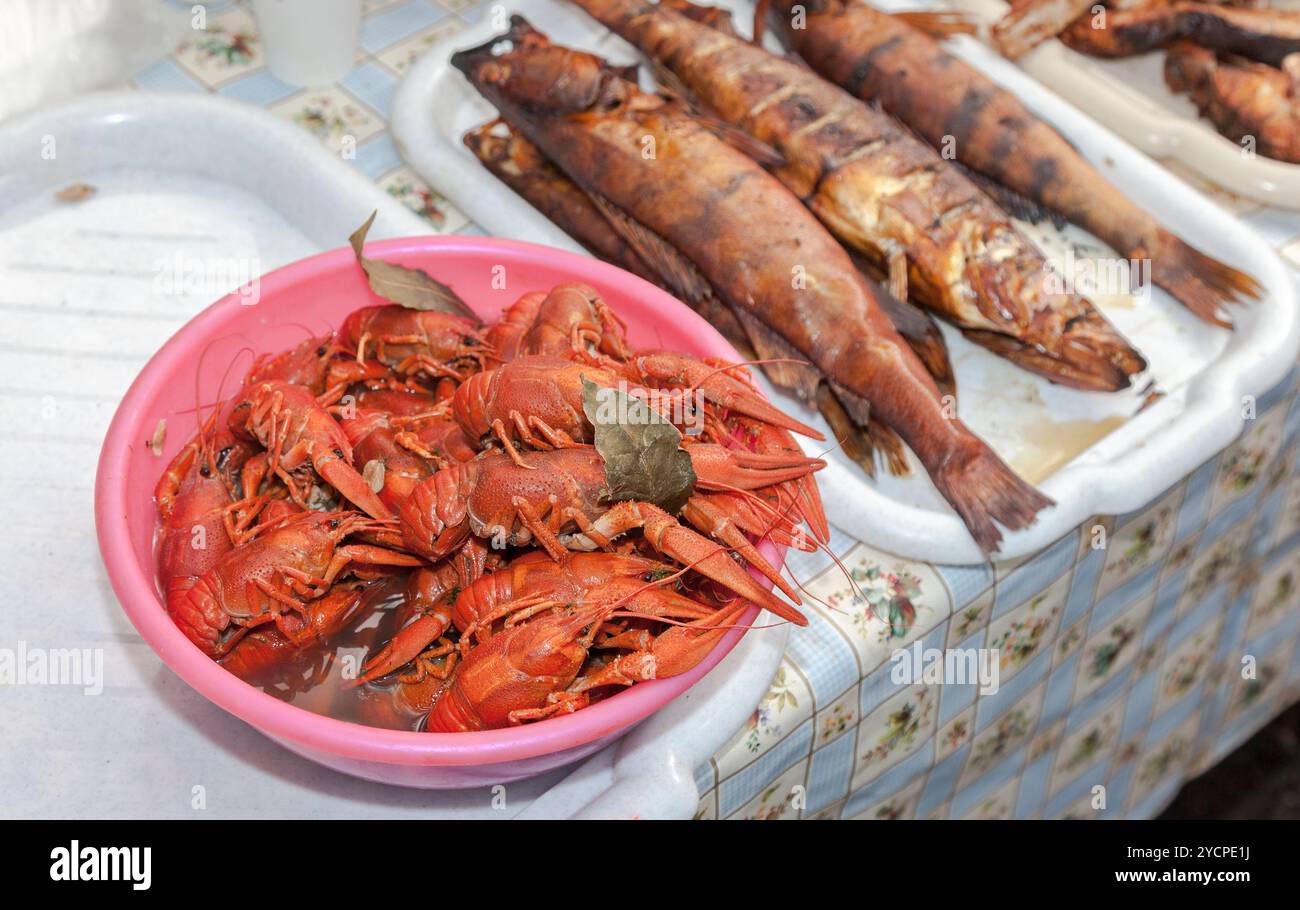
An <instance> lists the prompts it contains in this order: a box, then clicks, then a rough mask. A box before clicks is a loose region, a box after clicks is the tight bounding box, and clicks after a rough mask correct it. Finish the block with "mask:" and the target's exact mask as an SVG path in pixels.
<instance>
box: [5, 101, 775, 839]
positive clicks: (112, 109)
mask: <svg viewBox="0 0 1300 910" xmlns="http://www.w3.org/2000/svg"><path fill="white" fill-rule="evenodd" d="M43 153H44V154H43ZM74 182H80V183H86V184H90V185H92V186H94V187H95V188H96V192H95V193H94V194H93V195H91V196H90V197H89V198H87V199H85V200H84V201H82V202H76V203H73V202H59V201H57V200H56V199H55V198H54V195H53V194H54V192H55V191H57V190H59V189H62V188H64V187H66V186H68V185H69V184H71V183H74ZM372 209H377V210H378V211H379V216H378V218H377V219H376V221H375V224H374V227H373V229H372V231H371V236H372V237H373V238H375V239H383V238H386V237H402V236H412V235H419V234H426V233H429V227H428V224H427V223H426V222H425V221H424V220H423V219H421V218H419V217H418V216H416V215H415V214H414V213H412V212H411V211H410V210H409V209H407V208H406V207H405V206H403V205H402V204H401V203H400V202H398V201H396V200H395V199H393V198H392V197H391V196H389V195H388V194H387V193H385V192H384V191H383V190H381V189H380V188H379V187H377V186H375V184H374V183H373V182H372V181H370V180H368V179H366V178H365V177H364V176H362V175H361V174H359V173H357V172H356V171H354V170H353V169H352V168H351V167H349V166H347V165H346V164H344V163H343V162H342V161H340V160H339V158H338V157H337V156H335V155H332V154H330V153H329V152H328V151H326V150H325V149H324V148H323V147H322V146H321V145H320V144H319V143H317V142H316V140H315V139H314V138H313V137H312V136H311V135H310V134H308V133H307V132H306V131H304V130H301V129H299V128H298V127H296V126H294V125H292V124H291V123H289V122H288V121H287V120H284V119H282V118H279V117H276V116H273V115H271V114H269V113H266V112H265V111H262V110H260V109H258V108H253V107H249V106H246V105H243V104H237V103H235V102H232V101H226V100H223V99H218V98H212V97H209V96H206V95H205V96H198V95H179V94H152V93H146V92H122V93H112V94H103V95H91V96H86V97H84V98H83V99H81V100H78V101H75V102H72V103H69V104H67V105H64V106H61V107H58V108H54V109H50V110H47V111H43V112H41V113H38V114H31V115H28V116H25V117H22V118H20V119H17V120H11V121H7V122H5V123H3V124H0V314H2V315H3V318H4V321H5V333H4V337H3V342H0V345H2V346H3V349H4V352H5V363H6V378H5V379H4V381H3V382H0V430H3V432H0V497H2V498H3V500H4V502H5V503H6V505H7V509H8V511H9V514H10V515H11V516H17V518H16V519H15V520H11V521H8V522H6V523H5V524H4V527H3V528H0V550H3V552H4V554H5V558H6V564H7V566H8V567H9V571H7V573H6V575H5V578H6V581H7V583H8V602H9V604H10V607H11V608H10V609H5V610H3V611H0V647H3V648H5V649H17V648H19V647H21V645H20V644H19V643H20V642H25V643H26V645H27V646H28V648H29V649H39V648H89V649H93V650H95V651H98V653H99V654H100V655H101V657H102V661H103V664H102V666H103V677H102V682H103V691H102V694H99V695H83V694H82V690H81V688H78V687H68V686H50V685H44V686H8V687H6V688H5V691H4V697H3V698H0V728H3V729H4V731H5V737H6V748H5V749H4V750H3V757H0V792H3V793H4V794H5V805H4V809H3V813H4V814H5V815H10V816H15V817H52V816H67V817H81V816H89V817H159V816H169V817H194V816H196V815H197V816H205V817H211V816H221V817H241V816H242V817H254V816H255V817H259V818H278V817H289V818H292V817H322V816H331V817H367V816H379V815H382V816H385V817H393V816H397V817H413V818H414V817H423V816H428V815H429V814H431V813H432V814H437V815H442V816H447V817H484V818H509V817H512V816H515V815H517V814H519V813H521V812H529V813H531V814H534V815H546V816H557V815H561V816H563V815H570V814H573V813H574V812H576V811H578V810H579V809H581V808H582V807H584V806H586V805H587V804H588V803H589V802H591V801H592V800H594V799H599V800H600V802H599V804H598V805H596V806H595V807H593V809H592V811H596V812H599V811H612V812H623V813H624V814H641V815H644V816H648V817H652V816H660V815H680V816H686V817H689V815H690V814H691V812H693V811H694V808H695V804H694V801H693V799H692V796H691V795H692V794H693V793H694V785H693V783H692V782H691V781H690V780H689V774H690V772H691V771H692V770H693V769H694V768H695V767H696V766H697V765H698V764H699V763H700V762H703V761H705V760H706V759H707V758H708V757H709V756H710V755H711V754H712V753H713V751H715V750H716V749H717V748H719V747H720V746H721V745H722V744H723V743H724V742H725V740H726V738H727V737H729V736H730V735H731V734H732V733H734V732H735V731H736V730H737V729H739V728H740V726H741V725H742V724H743V723H744V721H745V719H746V718H747V717H748V716H749V714H750V712H752V711H753V709H754V705H756V704H757V703H758V700H759V699H760V698H761V697H762V695H763V693H764V692H765V691H766V689H767V686H768V684H769V682H770V681H771V678H772V675H773V674H774V673H775V671H776V666H777V664H778V662H779V661H780V656H781V652H782V649H783V647H784V643H785V637H786V635H787V634H788V630H787V627H785V626H781V627H779V628H772V629H756V630H752V631H751V632H749V633H748V634H747V635H745V637H744V638H743V639H741V641H740V643H739V644H738V645H737V646H736V648H735V649H734V650H733V651H732V652H731V654H729V655H728V656H727V658H726V660H724V661H723V662H722V663H720V664H719V665H718V666H717V667H716V668H715V669H714V670H713V672H712V673H710V674H709V675H708V676H707V677H706V678H705V679H703V680H701V682H700V683H699V684H697V685H696V686H695V687H694V688H692V689H691V690H690V692H689V693H687V695H686V696H683V697H682V698H680V699H678V700H677V701H675V702H673V703H672V704H670V705H669V706H668V707H667V708H665V709H664V710H662V711H660V712H659V713H658V714H656V715H654V716H653V717H651V718H649V719H648V720H646V721H645V722H644V723H643V724H641V726H640V727H638V728H637V729H636V730H635V731H634V732H633V733H632V734H630V735H629V737H626V738H625V739H624V740H620V741H619V742H618V743H616V744H614V745H612V746H610V747H609V748H608V749H606V750H605V751H603V752H601V753H599V754H598V755H597V756H593V757H592V758H591V759H589V760H588V761H589V762H590V763H591V764H590V767H589V768H588V766H586V765H583V766H572V767H571V768H570V769H566V770H560V771H555V772H551V773H549V774H547V775H545V776H543V777H542V778H538V779H535V780H531V781H519V782H517V783H514V784H511V785H510V788H509V798H508V800H507V806H506V809H505V811H500V810H498V809H495V808H494V803H493V799H492V797H493V794H492V793H490V792H488V791H487V790H467V791H464V792H461V793H448V792H440V793H433V792H430V793H417V792H414V791H410V790H398V789H395V788H392V787H386V786H384V785H381V784H374V783H370V782H368V781H362V780H353V779H350V778H347V777H344V776H343V775H340V774H338V773H337V772H334V771H331V770H328V769H326V768H322V767H319V766H317V765H314V764H311V763H310V762H308V761H306V760H304V759H300V758H298V757H296V756H291V755H290V754H289V753H288V752H286V751H284V750H283V749H281V748H280V747H279V746H278V745H274V744H273V743H271V741H269V740H266V739H264V738H263V737H262V736H261V735H259V734H258V733H257V732H256V731H255V730H254V729H253V728H252V727H249V726H247V725H245V724H244V723H242V722H240V721H238V720H236V719H235V718H233V717H230V716H228V715H226V714H225V713H224V712H223V711H221V709H219V708H217V707H216V706H214V705H212V704H209V703H208V702H207V701H206V700H204V699H203V697H202V696H200V695H199V694H198V693H196V692H194V691H193V690H191V689H189V688H188V687H187V686H185V685H183V684H182V683H180V681H179V680H177V679H176V677H175V676H173V675H172V673H171V672H170V671H169V670H167V669H166V668H165V667H164V666H163V665H162V664H161V662H160V661H159V660H158V658H157V657H156V656H155V655H154V654H153V653H152V652H151V651H150V650H149V648H148V646H147V645H145V644H144V642H143V641H142V640H141V639H140V636H139V635H138V634H137V633H136V632H135V629H134V628H133V627H132V626H131V624H130V622H129V621H128V620H127V619H126V617H125V616H124V614H123V613H122V611H121V610H120V609H119V608H118V606H117V604H116V601H115V599H114V596H113V592H112V589H111V588H110V587H109V584H108V580H107V578H106V577H105V574H104V570H103V566H102V564H101V562H100V558H99V554H98V550H97V548H96V545H95V530H94V518H93V502H92V493H93V490H92V483H93V478H94V475H95V462H96V458H97V456H98V453H99V448H100V444H101V442H102V440H103V437H104V433H105V431H106V430H107V428H108V422H109V420H110V419H111V417H112V415H113V412H114V410H115V409H116V407H117V403H118V401H119V400H120V399H121V396H122V394H123V393H124V392H125V391H126V388H127V386H128V385H129V383H130V382H131V380H132V379H134V377H135V375H136V373H137V372H138V371H139V369H140V368H141V367H142V366H143V365H144V363H145V361H146V360H147V359H148V358H149V357H150V356H151V355H152V354H153V352H154V350H155V349H156V348H157V347H158V346H159V345H160V344H161V343H162V342H163V341H164V340H166V338H167V337H168V336H170V335H171V333H172V332H174V331H175V330H176V329H178V328H179V327H180V326H181V325H182V324H183V323H184V322H185V321H186V320H187V319H189V318H190V317H191V316H193V315H194V314H195V313H197V312H198V311H199V310H200V309H201V308H203V307H205V306H207V305H208V304H209V303H210V302H211V301H212V300H214V299H216V298H217V297H220V296H222V294H224V293H225V292H226V291H228V290H230V289H232V288H233V287H234V286H235V285H238V284H240V283H242V280H243V279H242V278H241V277H237V276H236V277H234V278H233V280H228V282H227V283H226V284H219V282H220V281H221V278H220V277H219V276H218V277H215V278H214V282H217V283H214V284H213V285H212V286H211V287H196V288H194V289H193V291H192V292H190V293H180V294H177V293H169V292H167V291H165V290H163V291H160V290H159V288H158V287H157V285H156V284H155V282H156V279H157V276H158V274H159V269H160V264H162V265H163V266H165V267H169V266H170V265H171V264H172V263H173V262H174V261H175V260H174V257H176V256H180V257H181V258H182V265H183V266H186V265H196V266H197V265H199V264H203V263H211V264H219V263H221V262H223V261H229V260H239V261H242V262H245V263H248V264H255V265H256V268H257V270H258V271H259V272H264V271H270V270H271V269H274V268H278V267H279V266H282V265H285V264H286V263H289V262H292V261H294V260H297V259H300V258H302V257H304V256H309V255H313V254H315V253H318V252H321V251H322V250H326V249H332V248H337V247H340V246H342V245H344V243H345V242H346V238H347V236H348V234H349V233H350V232H351V231H352V230H353V229H354V228H356V226H357V225H358V224H360V223H361V221H363V220H364V219H365V217H366V215H367V214H369V212H370V211H371V210H372ZM192 273H193V274H196V275H197V274H199V271H198V270H197V269H195V270H193V271H192ZM303 322H304V324H305V326H307V327H314V328H316V329H319V326H312V323H313V320H312V319H311V316H310V314H304V316H303ZM307 331H308V328H304V334H305V333H306V332H307ZM766 622H770V620H760V621H759V625H762V624H764V623H766ZM32 653H34V651H33V652H32ZM33 757H37V759H38V760H37V761H33V760H32V759H33ZM106 763H108V764H106ZM574 767H576V768H577V769H578V770H576V771H574V770H573V768H574ZM106 768H110V769H111V772H112V773H111V774H109V775H107V776H106V774H105V769H106ZM682 769H684V772H685V775H686V779H685V780H680V779H678V778H680V775H681V773H682ZM571 772H572V773H571ZM565 775H570V778H571V779H569V780H564V778H565ZM666 780H667V781H675V783H673V785H672V786H665V785H664V781H666ZM561 781H563V785H562V786H560V787H558V788H557V789H556V790H555V791H554V792H552V790H551V788H552V786H554V785H556V784H559V783H560V782H561ZM688 788H689V790H688ZM200 796H201V799H202V803H203V806H202V807H200V806H199V805H198V804H197V803H196V800H199V799H200ZM688 802H689V803H690V806H689V807H686V804H687V803H688ZM601 806H605V807H606V808H605V809H604V810H602V809H601V808H600V807H601ZM610 807H617V808H610Z"/></svg>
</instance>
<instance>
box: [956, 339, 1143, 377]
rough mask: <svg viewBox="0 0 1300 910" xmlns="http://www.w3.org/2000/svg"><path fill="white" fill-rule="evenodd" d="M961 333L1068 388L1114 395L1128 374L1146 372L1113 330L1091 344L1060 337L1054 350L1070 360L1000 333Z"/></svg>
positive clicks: (1129, 347) (1140, 359)
mask: <svg viewBox="0 0 1300 910" xmlns="http://www.w3.org/2000/svg"><path fill="white" fill-rule="evenodd" d="M962 334H963V335H965V336H966V337H967V338H968V339H970V340H971V341H973V342H974V343H975V344H978V345H979V346H980V347H983V348H987V349H988V350H990V351H992V352H993V353H994V354H997V355H998V356H999V357H1004V358H1006V359H1007V360H1010V361H1011V362H1012V363H1014V364H1015V365H1016V366H1018V367H1021V368H1022V369H1026V370H1028V371H1029V372H1031V373H1037V374H1038V375H1039V376H1042V377H1043V378H1044V379H1047V380H1049V381H1051V382H1054V383H1056V384H1057V385H1063V386H1067V387H1068V388H1072V389H1083V390H1085V391H1090V392H1118V391H1119V390H1120V389H1127V388H1128V387H1129V383H1130V379H1129V377H1130V376H1131V375H1134V374H1137V373H1141V372H1142V371H1143V370H1144V369H1146V361H1145V360H1144V359H1143V358H1142V355H1141V354H1139V353H1137V351H1136V350H1135V349H1133V348H1132V347H1131V346H1129V345H1128V342H1126V341H1124V340H1123V338H1121V337H1120V336H1119V335H1118V334H1117V333H1115V332H1114V330H1111V331H1110V332H1109V333H1105V334H1100V335H1098V336H1096V337H1094V338H1093V339H1092V343H1091V344H1089V343H1087V342H1088V338H1087V336H1086V335H1084V334H1082V333H1081V334H1080V336H1079V337H1078V339H1071V338H1069V337H1063V338H1061V339H1060V340H1059V343H1058V344H1057V345H1056V347H1057V348H1058V349H1059V350H1060V351H1061V352H1068V353H1069V354H1070V355H1072V356H1071V359H1070V360H1066V359H1064V357H1062V356H1061V354H1060V353H1054V352H1051V351H1047V350H1044V349H1043V348H1041V347H1039V346H1038V345H1028V344H1025V343H1024V342H1023V341H1020V340H1019V339H1017V338H1012V337H1011V336H1010V335H1004V334H1002V333H1001V332H990V331H987V330H984V329H962ZM1067 334H1068V333H1067ZM1076 342H1077V343H1076ZM1116 361H1119V362H1118V363H1117V362H1116Z"/></svg>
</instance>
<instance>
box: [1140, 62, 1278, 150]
mask: <svg viewBox="0 0 1300 910" xmlns="http://www.w3.org/2000/svg"><path fill="white" fill-rule="evenodd" d="M1165 82H1166V83H1168V85H1169V88H1170V89H1171V90H1172V91H1175V92H1186V93H1188V95H1190V96H1191V99H1192V101H1193V102H1194V103H1195V104H1196V107H1197V108H1198V109H1199V110H1200V112H1201V115H1202V116H1203V117H1205V118H1206V119H1207V120H1209V121H1210V122H1211V123H1213V124H1214V125H1215V127H1217V128H1218V130H1219V132H1221V133H1223V134H1224V135H1225V136H1227V137H1228V138H1229V139H1231V140H1233V141H1234V142H1241V141H1242V140H1243V139H1246V138H1247V137H1251V138H1253V139H1254V141H1255V143H1256V145H1255V149H1256V151H1258V152H1259V153H1260V154H1261V155H1265V156H1267V157H1269V158H1276V159H1278V160H1279V161H1289V162H1292V163H1294V164H1300V86H1297V80H1296V79H1295V78H1294V77H1293V76H1291V75H1288V74H1287V73H1284V72H1283V71H1282V70H1279V69H1274V68H1273V67H1271V66H1266V65H1264V64H1262V63H1250V62H1242V63H1236V64H1234V63H1225V62H1223V61H1221V60H1219V59H1218V57H1217V56H1216V55H1215V53H1214V51H1211V50H1206V49H1205V48H1203V47H1198V46H1196V45H1195V44H1192V43H1191V42H1188V41H1180V42H1178V43H1177V44H1174V45H1173V46H1172V47H1170V48H1169V51H1168V53H1167V54H1166V55H1165Z"/></svg>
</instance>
